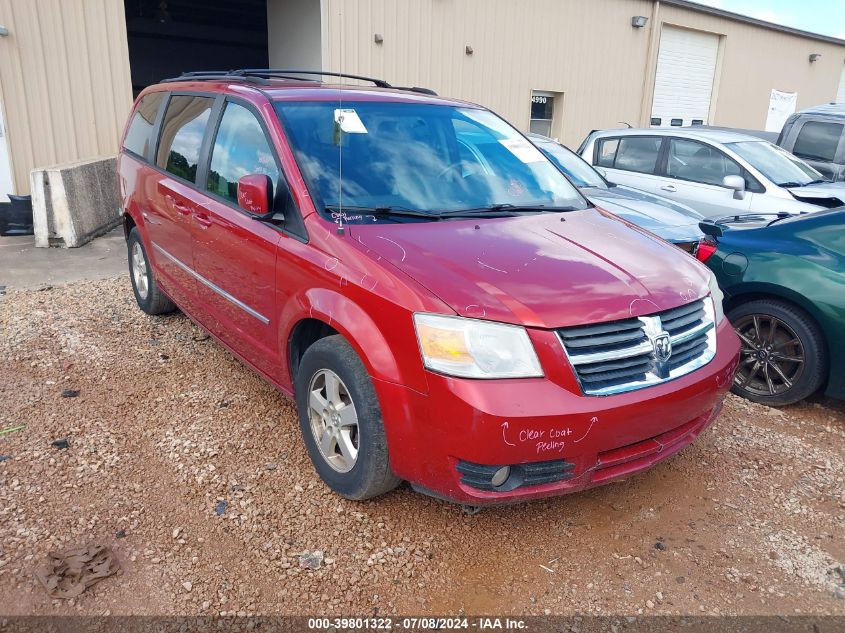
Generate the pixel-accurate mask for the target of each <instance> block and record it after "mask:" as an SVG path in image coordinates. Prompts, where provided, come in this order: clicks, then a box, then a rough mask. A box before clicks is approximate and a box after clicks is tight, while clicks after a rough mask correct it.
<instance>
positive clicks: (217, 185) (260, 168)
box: [208, 103, 280, 202]
mask: <svg viewBox="0 0 845 633" xmlns="http://www.w3.org/2000/svg"><path fill="white" fill-rule="evenodd" d="M249 174H264V175H265V176H269V177H270V180H271V181H272V182H273V187H274V190H275V189H276V188H278V183H279V176H280V172H279V168H278V166H277V164H276V159H275V158H274V157H273V152H272V151H271V150H270V144H269V143H268V141H267V137H266V136H265V135H264V130H263V129H262V127H261V124H260V123H259V122H258V119H256V118H255V115H254V114H252V112H250V111H249V110H248V109H246V108H245V107H243V106H241V105H238V104H237V103H227V104H226V110H225V111H224V112H223V119H222V120H221V121H220V128H219V129H218V130H217V137H216V138H215V140H214V149H212V151H211V169H210V171H209V173H208V189H209V191H212V192H214V193H216V194H217V195H218V196H222V197H224V198H228V199H229V200H231V201H233V202H237V200H238V180H239V179H240V178H241V177H242V176H247V175H249Z"/></svg>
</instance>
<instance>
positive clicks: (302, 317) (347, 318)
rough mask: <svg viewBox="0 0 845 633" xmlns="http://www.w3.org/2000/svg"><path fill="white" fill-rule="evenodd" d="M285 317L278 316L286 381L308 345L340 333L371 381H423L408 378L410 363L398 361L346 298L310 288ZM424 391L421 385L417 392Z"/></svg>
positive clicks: (409, 383) (365, 316)
mask: <svg viewBox="0 0 845 633" xmlns="http://www.w3.org/2000/svg"><path fill="white" fill-rule="evenodd" d="M288 305H289V306H290V308H289V309H288V311H287V312H288V314H282V315H281V319H280V321H281V323H282V324H283V325H282V333H281V337H280V338H281V341H282V342H283V345H284V353H283V359H284V361H285V369H286V370H287V373H288V376H287V378H288V380H289V381H290V384H291V385H292V384H293V381H294V377H295V376H296V371H297V368H298V366H299V361H300V360H301V358H302V354H304V352H305V350H306V349H307V348H308V346H310V345H312V344H313V343H314V342H316V341H317V340H320V339H321V338H324V337H325V336H331V335H333V334H340V335H341V336H343V337H344V338H345V339H346V340H347V341H348V342H349V344H350V345H351V346H352V348H353V349H354V350H355V352H356V353H357V354H358V356H359V357H360V358H361V360H362V362H363V363H364V366H365V367H366V368H367V372H368V373H369V375H370V376H372V377H373V378H376V379H379V380H384V381H388V382H393V383H399V384H404V385H406V386H411V387H414V386H417V387H418V388H419V387H420V381H424V377H423V375H422V369H421V365H420V372H419V377H415V376H413V375H411V373H412V372H411V370H410V369H409V367H410V365H411V364H410V363H408V362H406V363H404V364H403V362H402V361H401V360H400V359H399V358H397V356H398V354H399V352H398V351H397V352H396V353H394V351H393V348H394V347H395V343H394V345H393V346H392V345H391V343H390V342H389V341H388V340H387V338H385V335H384V333H383V332H382V331H381V328H380V327H379V326H378V325H377V324H376V322H375V320H374V319H373V317H372V316H371V314H370V312H369V311H368V310H366V309H365V308H364V307H362V306H361V305H360V304H359V303H357V302H356V301H354V300H353V299H352V298H350V297H349V296H346V295H345V294H341V293H339V292H337V291H334V290H329V289H326V288H309V289H308V290H306V291H305V292H304V293H303V294H302V296H301V297H300V298H299V300H298V301H290V302H289V303H288ZM423 389H424V383H423V385H422V387H421V388H420V390H423Z"/></svg>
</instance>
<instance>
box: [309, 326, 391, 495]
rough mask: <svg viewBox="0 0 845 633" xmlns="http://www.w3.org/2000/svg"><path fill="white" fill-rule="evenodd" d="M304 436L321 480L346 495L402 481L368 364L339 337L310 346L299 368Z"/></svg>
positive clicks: (383, 489) (387, 488)
mask: <svg viewBox="0 0 845 633" xmlns="http://www.w3.org/2000/svg"><path fill="white" fill-rule="evenodd" d="M295 388H296V408H297V412H298V413H299V423H300V427H301V430H302V439H303V440H304V441H305V447H306V448H307V449H308V454H309V456H310V457H311V461H312V462H313V464H314V468H315V469H316V471H317V474H318V475H320V478H321V479H322V480H323V481H324V482H325V483H326V485H328V486H329V488H331V489H332V490H334V491H335V492H337V493H338V494H340V495H342V496H344V497H346V498H347V499H353V500H362V499H371V498H372V497H377V496H378V495H381V494H384V493H385V492H388V491H390V490H393V489H394V488H396V486H398V485H399V483H400V482H401V479H399V478H398V477H397V476H396V475H394V474H393V471H392V470H391V469H390V458H389V455H388V452H387V439H386V437H385V433H384V423H383V421H382V417H381V408H380V407H379V403H378V398H377V397H376V392H375V389H374V387H373V383H372V381H371V380H370V377H369V376H368V375H367V370H366V368H365V367H364V363H362V362H361V359H360V358H359V357H358V354H356V353H355V350H354V349H352V346H351V345H350V344H349V343H348V342H347V341H346V339H344V338H343V337H342V336H340V335H335V336H328V337H326V338H322V339H320V340H318V341H317V342H316V343H314V344H313V345H311V347H309V348H308V349H307V350H306V351H305V354H304V355H303V356H302V361H301V362H300V364H299V368H298V370H297V372H296V381H295Z"/></svg>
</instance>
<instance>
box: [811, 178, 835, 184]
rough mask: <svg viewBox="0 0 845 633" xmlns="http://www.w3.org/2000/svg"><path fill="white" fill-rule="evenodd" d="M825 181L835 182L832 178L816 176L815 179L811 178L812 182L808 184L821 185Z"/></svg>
mask: <svg viewBox="0 0 845 633" xmlns="http://www.w3.org/2000/svg"><path fill="white" fill-rule="evenodd" d="M823 182H833V181H832V180H830V179H829V178H816V179H815V180H811V181H810V182H808V183H807V184H808V185H820V184H822V183H823Z"/></svg>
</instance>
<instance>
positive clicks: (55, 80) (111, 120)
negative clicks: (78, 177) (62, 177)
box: [0, 0, 132, 194]
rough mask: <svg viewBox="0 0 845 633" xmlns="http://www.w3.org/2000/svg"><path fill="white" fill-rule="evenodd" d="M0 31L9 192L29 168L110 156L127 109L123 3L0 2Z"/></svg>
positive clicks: (21, 185) (22, 183)
mask: <svg viewBox="0 0 845 633" xmlns="http://www.w3.org/2000/svg"><path fill="white" fill-rule="evenodd" d="M0 25H2V26H4V27H6V28H7V29H8V31H9V35H8V36H7V37H2V38H0V103H2V104H3V111H4V120H5V123H6V131H7V135H8V142H9V152H10V154H11V156H12V163H13V166H12V167H13V176H14V183H15V189H16V193H18V194H26V193H29V170H30V169H32V168H33V167H46V166H49V165H55V164H58V163H63V162H68V161H74V160H79V159H86V158H93V157H96V156H104V155H113V154H116V153H117V145H118V138H119V136H120V133H121V132H122V129H123V124H124V122H125V121H126V116H127V114H128V113H129V109H130V107H131V105H132V86H131V82H130V77H129V52H128V47H127V43H126V24H125V17H124V8H123V0H0Z"/></svg>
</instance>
